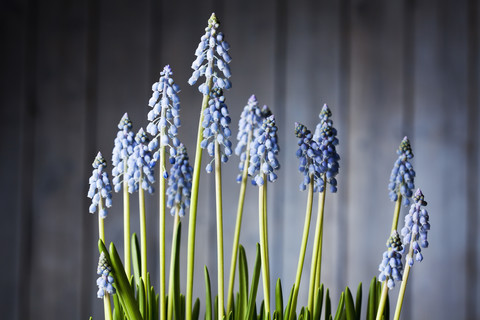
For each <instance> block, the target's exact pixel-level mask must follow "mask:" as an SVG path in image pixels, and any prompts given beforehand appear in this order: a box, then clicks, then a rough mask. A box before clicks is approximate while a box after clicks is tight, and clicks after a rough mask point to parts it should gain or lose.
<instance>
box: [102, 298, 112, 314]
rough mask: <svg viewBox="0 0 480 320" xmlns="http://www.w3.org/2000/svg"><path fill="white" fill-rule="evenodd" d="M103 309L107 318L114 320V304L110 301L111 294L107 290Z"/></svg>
mask: <svg viewBox="0 0 480 320" xmlns="http://www.w3.org/2000/svg"><path fill="white" fill-rule="evenodd" d="M103 311H104V314H105V320H112V305H111V302H110V295H109V294H108V293H106V292H105V295H104V296H103Z"/></svg>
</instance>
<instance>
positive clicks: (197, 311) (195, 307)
mask: <svg viewBox="0 0 480 320" xmlns="http://www.w3.org/2000/svg"><path fill="white" fill-rule="evenodd" d="M199 314H200V299H198V298H197V300H195V304H194V305H193V310H192V320H198V315H199Z"/></svg>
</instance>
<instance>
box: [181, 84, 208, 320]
mask: <svg viewBox="0 0 480 320" xmlns="http://www.w3.org/2000/svg"><path fill="white" fill-rule="evenodd" d="M212 83H213V82H212V78H207V85H208V91H210V89H211V88H212ZM209 99H210V97H209V95H208V94H206V95H204V96H203V101H202V108H201V110H200V119H199V121H198V133H197V145H196V149H195V165H194V168H193V180H192V194H191V198H190V216H189V220H188V254H187V294H186V297H185V309H186V310H185V319H186V320H192V296H193V266H194V263H195V231H196V230H195V229H196V224H197V204H198V187H199V184H200V170H201V168H200V167H201V166H202V148H201V146H200V143H201V142H202V139H203V134H202V132H203V127H202V122H203V117H204V114H203V111H204V110H205V108H206V107H207V106H208V100H209Z"/></svg>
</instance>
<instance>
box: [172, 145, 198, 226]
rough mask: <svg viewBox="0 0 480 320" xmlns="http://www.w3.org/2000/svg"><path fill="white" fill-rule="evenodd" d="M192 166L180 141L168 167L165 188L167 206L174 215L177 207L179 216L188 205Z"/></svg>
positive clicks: (183, 213) (181, 215)
mask: <svg viewBox="0 0 480 320" xmlns="http://www.w3.org/2000/svg"><path fill="white" fill-rule="evenodd" d="M192 174H193V168H192V167H191V166H190V164H189V163H188V154H187V149H186V148H185V146H184V145H183V143H180V145H179V146H178V147H177V151H176V155H175V158H174V164H173V165H172V167H171V168H170V176H169V178H168V188H167V197H168V200H167V206H168V207H169V208H171V210H170V213H171V215H172V216H174V215H175V210H177V209H178V214H179V216H180V217H183V216H184V215H185V208H186V207H188V206H190V193H191V189H192Z"/></svg>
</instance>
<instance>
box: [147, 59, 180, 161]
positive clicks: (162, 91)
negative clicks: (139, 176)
mask: <svg viewBox="0 0 480 320" xmlns="http://www.w3.org/2000/svg"><path fill="white" fill-rule="evenodd" d="M172 75H173V72H172V69H171V68H170V66H169V65H166V66H165V68H164V69H163V71H162V72H160V79H159V80H158V82H155V83H154V84H153V85H152V91H153V94H152V97H151V98H150V100H149V101H148V105H149V106H150V107H152V110H150V111H149V112H148V121H150V123H149V124H148V126H147V132H148V133H150V134H151V135H152V136H153V139H152V141H150V143H149V144H148V148H149V150H150V151H152V152H153V151H154V150H155V149H157V147H158V138H159V139H160V144H161V145H163V146H170V157H175V152H176V147H178V146H179V144H180V141H179V140H178V138H177V133H178V127H180V99H179V98H178V95H177V93H179V92H180V87H179V86H178V85H177V84H176V83H174V81H173V79H172V78H171V76H172ZM162 128H164V129H165V131H164V132H165V134H164V135H163V136H161V137H160V132H161V130H162ZM153 157H154V158H155V159H157V160H158V158H159V151H158V150H157V151H156V152H155V153H154V155H153Z"/></svg>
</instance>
